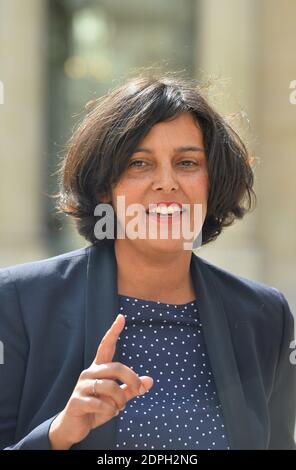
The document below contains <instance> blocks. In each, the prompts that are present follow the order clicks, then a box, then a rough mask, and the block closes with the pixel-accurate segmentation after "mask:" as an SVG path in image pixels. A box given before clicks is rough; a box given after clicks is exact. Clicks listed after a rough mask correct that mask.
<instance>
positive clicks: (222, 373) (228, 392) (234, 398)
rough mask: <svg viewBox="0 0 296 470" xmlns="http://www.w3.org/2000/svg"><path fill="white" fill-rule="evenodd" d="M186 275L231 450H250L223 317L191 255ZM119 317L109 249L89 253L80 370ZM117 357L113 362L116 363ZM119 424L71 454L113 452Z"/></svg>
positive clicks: (214, 291) (205, 271) (205, 272)
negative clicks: (92, 451) (192, 290)
mask: <svg viewBox="0 0 296 470" xmlns="http://www.w3.org/2000/svg"><path fill="white" fill-rule="evenodd" d="M191 275H192V281H193V285H194V289H195V292H196V298H197V301H198V306H199V314H200V318H201V322H202V326H203V334H204V338H205V343H206V346H207V350H208V354H209V360H210V363H211V367H212V371H213V376H214V379H215V383H216V387H217V392H218V396H219V399H220V402H221V405H222V409H223V415H224V421H225V429H226V432H227V436H228V439H229V444H230V448H231V449H255V448H257V447H258V443H257V445H256V442H255V437H256V436H255V437H254V435H253V434H254V433H253V432H252V429H251V415H250V411H249V410H248V407H247V403H246V400H245V397H244V393H243V389H242V384H241V381H240V377H239V373H238V367H237V363H236V358H235V353H234V350H233V346H232V342H231V333H230V330H229V326H228V322H227V315H226V311H225V309H224V305H223V302H222V298H221V294H220V292H219V289H218V288H217V286H216V285H215V281H214V279H213V275H212V273H211V271H210V269H209V268H208V267H207V265H206V263H204V262H203V261H202V260H201V259H200V258H198V257H197V256H196V255H194V254H193V255H192V259H191ZM118 313H119V304H118V297H117V265H116V258H115V252H114V244H113V243H110V244H108V243H102V244H101V245H100V246H99V247H94V246H90V247H89V248H88V267H87V290H86V316H85V351H84V366H85V368H87V367H89V366H90V364H91V363H92V361H93V359H94V357H95V354H96V350H97V348H98V345H99V344H100V342H101V339H102V338H103V336H104V334H105V332H106V331H107V330H108V329H109V328H110V326H111V324H112V323H113V321H114V320H115V318H116V316H117V315H118ZM118 360H119V358H118V356H117V353H116V354H115V357H114V361H118ZM117 425H118V418H113V419H111V420H110V421H108V422H107V423H105V424H104V425H103V426H100V427H98V428H96V429H95V430H93V431H92V432H91V433H90V434H89V435H88V436H87V438H86V439H84V440H83V441H82V442H81V443H79V444H77V445H76V446H75V448H84V449H85V448H88V449H104V450H108V449H114V448H115V438H116V430H117Z"/></svg>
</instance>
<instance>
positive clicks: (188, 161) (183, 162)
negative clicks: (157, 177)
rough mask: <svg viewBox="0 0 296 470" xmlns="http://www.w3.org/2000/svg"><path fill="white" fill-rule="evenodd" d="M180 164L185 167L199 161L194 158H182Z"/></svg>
mask: <svg viewBox="0 0 296 470" xmlns="http://www.w3.org/2000/svg"><path fill="white" fill-rule="evenodd" d="M179 164H180V165H181V166H184V167H192V166H195V165H197V164H198V163H197V162H195V161H193V160H182V161H181V162H179Z"/></svg>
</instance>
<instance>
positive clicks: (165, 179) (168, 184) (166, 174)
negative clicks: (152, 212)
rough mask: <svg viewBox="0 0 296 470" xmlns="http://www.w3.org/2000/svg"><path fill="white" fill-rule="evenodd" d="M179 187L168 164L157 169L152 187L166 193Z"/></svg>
mask: <svg viewBox="0 0 296 470" xmlns="http://www.w3.org/2000/svg"><path fill="white" fill-rule="evenodd" d="M178 188H179V185H178V182H177V180H176V177H175V175H174V172H173V170H172V169H171V168H168V167H167V166H166V167H163V168H160V169H159V170H158V171H157V173H156V175H155V179H154V181H153V184H152V189H153V190H154V191H163V192H165V193H170V192H171V191H176V190H177V189H178Z"/></svg>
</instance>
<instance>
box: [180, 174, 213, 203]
mask: <svg viewBox="0 0 296 470" xmlns="http://www.w3.org/2000/svg"><path fill="white" fill-rule="evenodd" d="M183 187H184V188H185V192H186V193H187V195H188V197H189V198H190V200H191V201H197V202H203V203H204V202H206V201H207V199H208V188H209V183H208V176H207V174H203V175H199V176H198V177H194V178H192V179H191V180H188V179H187V180H186V182H184V186H183Z"/></svg>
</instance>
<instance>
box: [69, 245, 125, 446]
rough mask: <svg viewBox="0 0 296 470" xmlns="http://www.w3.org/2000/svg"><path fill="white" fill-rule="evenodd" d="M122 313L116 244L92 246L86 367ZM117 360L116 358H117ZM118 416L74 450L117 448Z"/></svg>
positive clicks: (99, 428)
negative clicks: (119, 297)
mask: <svg viewBox="0 0 296 470" xmlns="http://www.w3.org/2000/svg"><path fill="white" fill-rule="evenodd" d="M118 313H119V305H118V298H117V266H116V259H115V253H114V245H113V244H112V243H110V244H108V243H101V244H100V246H98V247H94V246H90V247H89V248H88V266H87V285H86V304H85V343H84V367H85V368H88V367H89V366H90V365H91V363H92V362H93V360H94V358H95V355H96V352H97V349H98V346H99V344H100V342H101V340H102V338H103V336H104V335H105V333H106V331H107V330H108V329H109V328H110V326H111V325H112V323H113V321H114V320H115V318H116V316H117V315H118ZM113 360H114V361H116V360H117V358H116V357H114V359H113ZM116 427H117V418H113V419H111V420H110V421H107V422H106V423H105V424H104V425H102V426H99V427H97V428H96V429H94V430H93V431H91V432H90V433H89V434H88V436H87V437H86V438H85V439H84V440H83V441H81V442H80V443H78V444H76V445H75V446H73V448H74V449H96V450H97V449H102V450H109V449H114V445H115V438H116Z"/></svg>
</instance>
